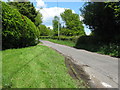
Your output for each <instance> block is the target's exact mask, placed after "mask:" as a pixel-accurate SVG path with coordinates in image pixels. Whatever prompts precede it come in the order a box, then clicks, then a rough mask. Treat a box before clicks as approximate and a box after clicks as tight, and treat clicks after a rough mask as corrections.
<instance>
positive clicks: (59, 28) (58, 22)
mask: <svg viewBox="0 0 120 90" xmlns="http://www.w3.org/2000/svg"><path fill="white" fill-rule="evenodd" d="M59 35H60V26H59V19H58V37H59Z"/></svg>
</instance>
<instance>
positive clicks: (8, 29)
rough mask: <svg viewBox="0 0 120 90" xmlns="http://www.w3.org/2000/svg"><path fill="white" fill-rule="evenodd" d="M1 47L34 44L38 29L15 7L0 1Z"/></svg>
mask: <svg viewBox="0 0 120 90" xmlns="http://www.w3.org/2000/svg"><path fill="white" fill-rule="evenodd" d="M2 29H3V30H2V39H3V43H2V46H3V49H7V48H18V47H25V46H30V45H34V44H36V38H37V37H38V36H39V31H38V29H37V28H36V26H35V25H34V23H33V22H32V21H31V20H30V19H28V18H27V17H26V16H23V15H21V14H20V13H19V12H18V11H17V9H14V8H11V7H10V6H9V5H7V4H6V3H4V2H2Z"/></svg>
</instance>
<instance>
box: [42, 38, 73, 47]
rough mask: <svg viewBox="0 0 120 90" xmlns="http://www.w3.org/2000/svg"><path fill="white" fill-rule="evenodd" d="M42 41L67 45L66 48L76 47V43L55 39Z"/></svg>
mask: <svg viewBox="0 0 120 90" xmlns="http://www.w3.org/2000/svg"><path fill="white" fill-rule="evenodd" d="M42 40H46V41H50V42H53V43H57V44H62V45H66V46H70V47H74V46H75V43H74V42H72V41H69V40H65V41H64V40H55V39H42Z"/></svg>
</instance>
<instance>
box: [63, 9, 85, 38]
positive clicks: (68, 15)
mask: <svg viewBox="0 0 120 90" xmlns="http://www.w3.org/2000/svg"><path fill="white" fill-rule="evenodd" d="M61 17H62V19H63V21H64V22H65V23H66V29H67V31H68V32H69V34H68V35H72V36H73V35H74V36H76V35H81V36H82V35H85V32H84V27H83V25H82V22H81V21H80V19H79V15H78V14H75V13H72V10H70V9H66V10H65V11H64V12H63V13H62V14H61ZM68 29H69V30H68ZM64 31H65V30H64ZM67 31H66V32H67Z"/></svg>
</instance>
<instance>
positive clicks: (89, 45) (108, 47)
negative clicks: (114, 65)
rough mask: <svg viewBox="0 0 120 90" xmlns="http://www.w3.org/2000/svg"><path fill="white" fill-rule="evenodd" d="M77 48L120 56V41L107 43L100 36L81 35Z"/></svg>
mask: <svg viewBox="0 0 120 90" xmlns="http://www.w3.org/2000/svg"><path fill="white" fill-rule="evenodd" d="M75 48H79V49H85V50H88V51H92V52H98V53H101V54H105V55H110V56H115V57H120V53H119V52H118V51H120V44H119V43H113V42H111V43H105V42H103V41H102V40H101V39H100V38H97V37H93V36H82V37H79V39H78V41H77V43H76V45H75Z"/></svg>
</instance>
